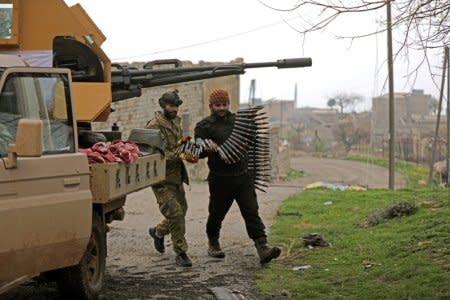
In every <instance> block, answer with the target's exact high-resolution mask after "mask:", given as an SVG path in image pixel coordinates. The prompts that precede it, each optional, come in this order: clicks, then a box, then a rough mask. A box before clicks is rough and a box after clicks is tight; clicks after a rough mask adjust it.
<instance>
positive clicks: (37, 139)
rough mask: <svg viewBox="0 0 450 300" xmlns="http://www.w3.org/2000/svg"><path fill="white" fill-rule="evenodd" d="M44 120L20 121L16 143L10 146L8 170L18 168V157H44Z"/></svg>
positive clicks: (7, 162) (7, 161)
mask: <svg viewBox="0 0 450 300" xmlns="http://www.w3.org/2000/svg"><path fill="white" fill-rule="evenodd" d="M42 127H43V124H42V120H29V119H20V120H19V124H18V125H17V133H16V143H15V144H9V145H8V158H7V159H6V160H5V162H6V168H7V169H13V168H16V167H17V157H18V156H19V157H20V156H24V157H39V156H41V155H42V148H43V142H42V136H43V131H42Z"/></svg>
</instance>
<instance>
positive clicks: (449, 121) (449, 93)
mask: <svg viewBox="0 0 450 300" xmlns="http://www.w3.org/2000/svg"><path fill="white" fill-rule="evenodd" d="M445 53H446V54H445V56H446V57H447V161H446V171H447V176H446V178H447V179H446V181H445V186H446V187H449V179H448V177H449V175H450V171H449V169H450V168H449V167H450V56H449V55H450V54H449V48H448V47H445Z"/></svg>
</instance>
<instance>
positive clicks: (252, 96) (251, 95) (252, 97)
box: [248, 79, 256, 106]
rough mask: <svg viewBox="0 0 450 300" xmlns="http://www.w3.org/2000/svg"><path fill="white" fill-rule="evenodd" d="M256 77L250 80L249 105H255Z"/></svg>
mask: <svg viewBox="0 0 450 300" xmlns="http://www.w3.org/2000/svg"><path fill="white" fill-rule="evenodd" d="M255 90H256V79H252V80H251V81H250V89H249V93H248V105H251V106H253V105H255Z"/></svg>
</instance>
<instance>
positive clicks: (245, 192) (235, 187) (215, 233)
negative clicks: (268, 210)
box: [206, 174, 266, 240]
mask: <svg viewBox="0 0 450 300" xmlns="http://www.w3.org/2000/svg"><path fill="white" fill-rule="evenodd" d="M208 184H209V194H210V196H209V208H208V210H209V216H208V221H207V223H206V234H207V235H208V238H209V239H210V240H214V239H218V238H219V236H220V229H221V227H222V221H223V219H224V218H225V215H226V214H227V213H228V211H229V210H230V207H231V205H232V204H233V201H234V200H236V203H237V204H238V206H239V210H240V211H241V215H242V217H243V218H244V221H245V227H246V229H247V234H248V236H249V237H250V238H251V239H252V240H255V239H257V238H260V237H266V233H265V226H264V224H263V222H262V220H261V218H260V217H259V213H258V201H257V198H256V192H255V186H254V183H253V180H252V178H251V177H250V175H249V174H244V175H239V176H219V175H213V174H210V175H209V177H208Z"/></svg>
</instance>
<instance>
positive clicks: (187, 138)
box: [177, 136, 192, 146]
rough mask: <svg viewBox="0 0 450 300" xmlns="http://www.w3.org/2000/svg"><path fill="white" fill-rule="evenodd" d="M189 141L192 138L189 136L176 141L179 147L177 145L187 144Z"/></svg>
mask: <svg viewBox="0 0 450 300" xmlns="http://www.w3.org/2000/svg"><path fill="white" fill-rule="evenodd" d="M191 139H192V137H190V136H182V137H181V138H180V139H179V140H178V141H177V145H178V146H179V145H181V144H184V143H187V142H189V141H190V140H191Z"/></svg>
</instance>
